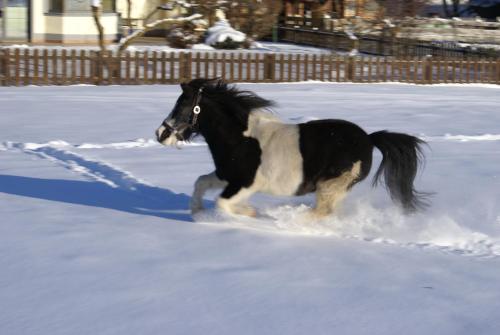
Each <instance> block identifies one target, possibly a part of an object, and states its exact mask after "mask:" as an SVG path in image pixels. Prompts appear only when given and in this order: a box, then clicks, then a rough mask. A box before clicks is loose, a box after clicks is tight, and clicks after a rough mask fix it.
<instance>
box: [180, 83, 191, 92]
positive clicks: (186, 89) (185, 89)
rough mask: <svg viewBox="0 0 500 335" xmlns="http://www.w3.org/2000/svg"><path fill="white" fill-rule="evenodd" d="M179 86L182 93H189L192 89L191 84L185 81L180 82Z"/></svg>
mask: <svg viewBox="0 0 500 335" xmlns="http://www.w3.org/2000/svg"><path fill="white" fill-rule="evenodd" d="M181 88H182V92H184V93H189V92H191V91H192V90H193V89H192V88H191V86H189V84H187V83H181Z"/></svg>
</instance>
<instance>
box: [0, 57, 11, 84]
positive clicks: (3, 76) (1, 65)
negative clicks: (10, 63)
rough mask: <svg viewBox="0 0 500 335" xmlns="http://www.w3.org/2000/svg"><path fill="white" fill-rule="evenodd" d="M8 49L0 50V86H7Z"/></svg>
mask: <svg viewBox="0 0 500 335" xmlns="http://www.w3.org/2000/svg"><path fill="white" fill-rule="evenodd" d="M8 51H9V49H2V50H0V86H7V55H8Z"/></svg>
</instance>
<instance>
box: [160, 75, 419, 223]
mask: <svg viewBox="0 0 500 335" xmlns="http://www.w3.org/2000/svg"><path fill="white" fill-rule="evenodd" d="M181 87H182V94H181V96H180V97H179V98H178V100H177V103H176V104H175V107H174V109H173V110H172V112H171V113H170V115H169V116H168V117H167V118H166V119H165V120H164V121H163V123H162V124H161V126H160V127H159V128H158V129H157V130H156V136H157V138H158V141H159V142H160V143H162V144H164V145H175V144H177V142H179V141H187V140H189V139H191V138H192V137H194V136H195V135H197V134H201V135H202V136H203V137H204V138H205V140H206V142H207V144H208V147H209V148H210V152H211V154H212V157H213V160H214V163H215V171H214V172H212V173H210V174H208V175H203V176H200V177H199V178H198V180H197V181H196V183H195V188H194V193H193V197H192V202H191V210H192V212H193V213H195V212H197V211H199V210H201V209H203V207H202V198H203V195H204V194H205V192H206V191H207V190H208V189H212V188H222V189H223V191H222V193H221V194H220V196H219V198H218V199H217V202H216V205H217V207H218V208H220V209H222V210H223V211H225V212H227V213H230V214H241V215H248V216H255V215H256V212H255V210H254V209H253V208H252V207H250V206H249V205H248V204H247V203H246V200H247V199H248V198H249V197H250V196H251V195H252V194H254V193H256V192H264V193H269V194H273V195H285V196H290V195H303V194H306V193H311V192H315V193H316V206H315V208H314V209H313V210H312V211H311V214H312V215H313V216H314V217H323V216H325V215H328V214H330V213H331V212H332V211H333V210H334V209H335V207H336V206H337V205H338V204H339V202H340V201H341V200H342V199H343V198H344V196H345V194H346V192H347V191H348V190H349V189H350V188H351V187H352V186H353V185H355V184H356V183H358V182H360V181H361V180H363V179H364V178H366V176H367V175H368V173H369V171H370V168H371V164H372V151H373V148H374V147H377V148H378V149H379V150H380V151H381V152H382V155H383V159H382V163H381V165H380V167H379V168H378V171H377V172H376V174H375V178H374V185H376V184H377V182H378V180H379V179H380V178H381V177H382V176H383V177H384V179H385V184H386V186H387V189H388V190H389V193H390V195H391V198H392V199H393V200H394V201H395V202H397V203H399V204H400V205H401V206H402V207H403V209H404V210H405V211H407V212H412V211H415V210H417V209H419V208H421V207H424V206H425V204H426V203H425V200H424V198H423V194H421V193H419V192H417V191H415V189H414V186H413V181H414V179H415V176H416V173H417V168H418V166H419V163H420V161H421V157H423V156H422V155H421V153H422V151H421V145H422V144H423V141H422V140H420V139H418V138H416V137H413V136H410V135H406V134H399V133H393V132H388V131H378V132H375V133H373V134H370V135H368V134H367V133H366V132H365V131H363V129H361V128H360V127H358V126H357V125H355V124H353V123H351V122H348V121H344V120H317V121H311V122H307V123H300V124H287V123H283V122H282V121H280V120H279V119H278V118H277V117H275V116H274V115H272V114H271V113H270V112H269V111H268V108H270V107H271V106H272V105H273V103H272V102H271V101H269V100H266V99H263V98H261V97H259V96H257V95H256V94H254V93H252V92H249V91H241V90H238V89H237V88H236V87H235V86H230V85H228V84H226V83H224V82H223V81H221V80H207V79H195V80H193V81H191V82H190V83H187V84H181Z"/></svg>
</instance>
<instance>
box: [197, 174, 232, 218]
mask: <svg viewBox="0 0 500 335" xmlns="http://www.w3.org/2000/svg"><path fill="white" fill-rule="evenodd" d="M226 185H227V182H225V181H223V180H220V179H219V178H218V177H217V175H216V174H215V171H214V172H212V173H209V174H206V175H203V176H200V177H198V179H197V180H196V182H195V183H194V192H193V196H192V197H191V203H190V208H191V213H192V214H194V213H197V212H199V211H201V210H203V196H204V195H205V192H206V191H207V190H210V189H216V188H224V187H226Z"/></svg>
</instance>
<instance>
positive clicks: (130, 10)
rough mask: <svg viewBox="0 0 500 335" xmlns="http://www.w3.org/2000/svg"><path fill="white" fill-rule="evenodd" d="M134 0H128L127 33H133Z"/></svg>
mask: <svg viewBox="0 0 500 335" xmlns="http://www.w3.org/2000/svg"><path fill="white" fill-rule="evenodd" d="M131 16H132V0H127V26H128V31H127V35H129V34H131V33H132V18H131Z"/></svg>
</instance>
